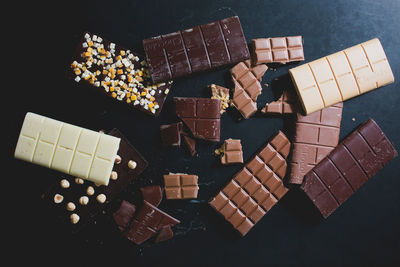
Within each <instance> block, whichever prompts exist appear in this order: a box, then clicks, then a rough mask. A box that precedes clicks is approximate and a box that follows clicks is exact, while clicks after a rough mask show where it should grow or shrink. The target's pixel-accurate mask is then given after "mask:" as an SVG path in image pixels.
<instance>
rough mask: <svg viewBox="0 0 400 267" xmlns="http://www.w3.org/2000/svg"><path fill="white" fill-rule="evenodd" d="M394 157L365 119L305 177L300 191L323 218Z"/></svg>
mask: <svg viewBox="0 0 400 267" xmlns="http://www.w3.org/2000/svg"><path fill="white" fill-rule="evenodd" d="M396 156H397V151H396V149H395V148H394V147H393V145H392V144H391V142H390V140H389V139H388V138H387V137H386V135H385V134H384V133H383V132H382V130H381V129H380V128H379V126H378V125H377V124H376V122H375V121H374V120H373V119H369V120H368V121H367V122H365V123H364V124H363V125H361V126H360V127H359V128H358V129H357V130H355V131H354V132H353V133H352V134H350V135H349V136H348V137H346V138H345V139H344V140H343V141H342V142H341V143H340V144H339V145H338V146H337V147H336V148H335V149H334V150H333V151H332V152H331V153H330V154H329V155H328V156H327V157H325V158H324V159H323V160H322V161H321V162H320V163H318V164H317V166H315V167H314V168H313V169H312V170H311V171H310V172H308V173H307V175H306V176H305V177H304V181H303V184H302V186H301V189H302V190H303V191H304V192H305V194H306V195H307V196H308V197H309V198H310V199H311V201H312V202H313V203H314V205H315V206H316V207H317V208H318V210H319V211H320V212H321V214H322V216H323V217H324V218H327V217H328V216H329V215H331V214H332V213H333V212H334V211H335V210H336V209H337V208H338V207H339V206H340V205H342V204H343V202H344V201H346V200H347V199H348V198H349V197H350V196H352V195H353V194H354V193H355V192H356V191H357V190H358V189H359V188H360V187H361V186H362V185H363V184H364V183H365V182H367V181H368V180H369V179H370V178H371V177H372V176H374V175H375V174H376V173H377V172H378V171H379V170H380V169H382V168H383V167H384V166H385V165H386V164H387V163H389V162H390V161H391V160H392V159H393V158H395V157H396Z"/></svg>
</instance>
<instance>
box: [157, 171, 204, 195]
mask: <svg viewBox="0 0 400 267" xmlns="http://www.w3.org/2000/svg"><path fill="white" fill-rule="evenodd" d="M198 179H199V178H198V176H197V175H192V174H184V173H170V174H166V175H164V185H165V187H164V191H165V197H166V198H167V199H188V198H197V193H198V191H199V186H198Z"/></svg>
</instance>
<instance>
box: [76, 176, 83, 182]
mask: <svg viewBox="0 0 400 267" xmlns="http://www.w3.org/2000/svg"><path fill="white" fill-rule="evenodd" d="M75 183H77V184H83V183H84V181H83V179H81V178H78V177H77V178H75Z"/></svg>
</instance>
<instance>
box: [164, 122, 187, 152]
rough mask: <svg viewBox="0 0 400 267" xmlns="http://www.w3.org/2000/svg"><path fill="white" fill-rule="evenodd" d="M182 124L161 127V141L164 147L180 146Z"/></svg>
mask: <svg viewBox="0 0 400 267" xmlns="http://www.w3.org/2000/svg"><path fill="white" fill-rule="evenodd" d="M181 131H182V122H178V123H173V124H167V125H161V126H160V132H161V140H162V142H163V144H164V146H180V145H181Z"/></svg>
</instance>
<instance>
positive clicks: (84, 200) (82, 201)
mask: <svg viewBox="0 0 400 267" xmlns="http://www.w3.org/2000/svg"><path fill="white" fill-rule="evenodd" d="M79 203H80V204H81V205H87V204H88V203H89V198H88V197H87V196H83V197H80V198H79Z"/></svg>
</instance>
